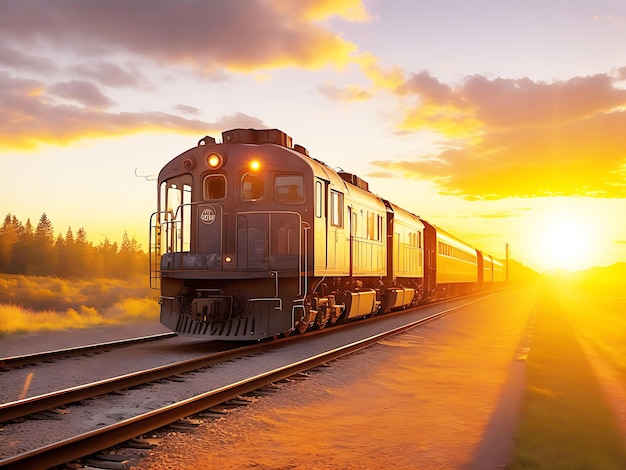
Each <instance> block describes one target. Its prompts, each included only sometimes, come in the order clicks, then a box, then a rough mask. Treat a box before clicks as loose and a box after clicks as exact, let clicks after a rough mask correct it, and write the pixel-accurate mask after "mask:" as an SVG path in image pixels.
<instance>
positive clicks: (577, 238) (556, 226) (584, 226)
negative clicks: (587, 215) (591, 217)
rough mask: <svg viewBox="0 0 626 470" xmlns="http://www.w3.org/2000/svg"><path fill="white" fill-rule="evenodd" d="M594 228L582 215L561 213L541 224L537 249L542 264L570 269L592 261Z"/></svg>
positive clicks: (553, 267) (586, 265)
mask: <svg viewBox="0 0 626 470" xmlns="http://www.w3.org/2000/svg"><path fill="white" fill-rule="evenodd" d="M593 239H594V237H593V234H592V229H591V226H590V224H589V223H588V221H585V219H583V218H582V217H576V216H574V215H571V214H567V213H563V212H560V213H558V214H553V215H552V216H551V217H549V218H548V219H546V220H545V221H544V223H543V224H541V229H540V230H539V240H538V246H537V248H538V250H539V252H540V254H541V257H542V260H541V261H542V264H543V266H544V267H545V268H546V269H548V270H552V269H566V270H570V271H574V270H578V269H584V268H587V267H589V265H590V264H591V263H592V245H593Z"/></svg>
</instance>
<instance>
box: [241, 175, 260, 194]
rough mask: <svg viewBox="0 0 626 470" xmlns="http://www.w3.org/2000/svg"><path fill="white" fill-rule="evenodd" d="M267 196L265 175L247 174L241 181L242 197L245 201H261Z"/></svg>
mask: <svg viewBox="0 0 626 470" xmlns="http://www.w3.org/2000/svg"><path fill="white" fill-rule="evenodd" d="M264 194H265V180H264V177H263V175H258V174H256V173H246V174H245V175H243V178H242V179H241V197H242V199H243V200H244V201H260V200H261V199H263V196H264Z"/></svg>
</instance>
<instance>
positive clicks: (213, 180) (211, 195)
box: [204, 175, 226, 201]
mask: <svg viewBox="0 0 626 470" xmlns="http://www.w3.org/2000/svg"><path fill="white" fill-rule="evenodd" d="M204 199H205V200H206V201H216V200H219V199H226V177H225V176H224V175H208V176H207V177H206V178H204Z"/></svg>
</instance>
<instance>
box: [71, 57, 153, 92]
mask: <svg viewBox="0 0 626 470" xmlns="http://www.w3.org/2000/svg"><path fill="white" fill-rule="evenodd" d="M130 70H132V73H131V72H130V71H129V70H126V69H123V68H122V67H120V66H119V65H117V64H112V63H108V62H103V61H92V62H88V63H82V64H77V65H74V66H72V67H70V71H71V72H72V73H74V74H77V75H80V76H83V77H85V78H91V79H94V80H96V81H97V82H98V83H100V84H102V85H106V86H108V87H111V88H124V87H136V88H140V87H141V86H143V85H144V84H145V83H146V80H145V78H144V77H143V76H142V75H141V74H140V73H139V72H138V71H137V70H135V69H134V68H132V69H130Z"/></svg>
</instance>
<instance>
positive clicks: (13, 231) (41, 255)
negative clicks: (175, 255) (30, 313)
mask: <svg viewBox="0 0 626 470" xmlns="http://www.w3.org/2000/svg"><path fill="white" fill-rule="evenodd" d="M147 270H148V255H147V253H145V252H144V251H143V250H142V249H141V244H139V243H138V242H137V240H136V239H135V237H133V238H132V239H131V238H129V237H128V234H127V233H126V232H125V233H124V237H123V239H122V243H121V245H119V246H118V244H117V243H116V242H114V243H111V242H110V241H109V239H108V238H105V240H104V241H103V242H101V243H100V244H99V245H97V246H94V245H93V243H92V242H90V241H88V240H87V232H86V231H85V229H84V228H83V227H81V228H79V229H78V231H77V232H76V234H74V232H73V230H72V228H71V227H68V229H67V232H66V233H65V236H63V234H61V233H59V234H58V235H57V236H56V238H55V236H54V229H53V226H52V222H50V219H48V216H47V215H46V214H45V212H44V213H43V214H42V216H41V217H40V219H39V223H38V224H37V226H36V227H35V228H33V225H32V224H31V222H30V219H28V220H27V221H26V223H25V224H23V223H22V222H21V221H20V220H18V219H17V217H16V216H15V215H11V214H10V213H9V214H7V215H6V217H5V218H4V222H3V224H2V227H0V272H4V273H10V274H24V275H28V276H59V277H114V278H121V279H128V278H131V277H135V276H137V275H138V274H146V275H147Z"/></svg>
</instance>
